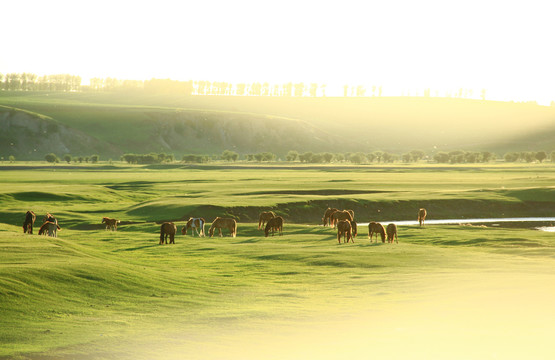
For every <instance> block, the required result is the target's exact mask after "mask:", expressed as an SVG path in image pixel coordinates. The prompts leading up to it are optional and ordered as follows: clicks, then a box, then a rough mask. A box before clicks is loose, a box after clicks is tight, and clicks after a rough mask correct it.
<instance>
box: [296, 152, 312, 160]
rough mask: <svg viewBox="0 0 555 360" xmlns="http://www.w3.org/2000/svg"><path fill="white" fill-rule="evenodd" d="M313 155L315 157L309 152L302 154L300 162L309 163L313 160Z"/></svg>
mask: <svg viewBox="0 0 555 360" xmlns="http://www.w3.org/2000/svg"><path fill="white" fill-rule="evenodd" d="M312 155H313V153H312V152H310V151H307V152H305V153H302V154H300V155H299V160H300V161H301V162H309V161H311V160H312Z"/></svg>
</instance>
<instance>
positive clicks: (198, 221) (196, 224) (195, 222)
mask: <svg viewBox="0 0 555 360" xmlns="http://www.w3.org/2000/svg"><path fill="white" fill-rule="evenodd" d="M205 223H206V220H204V219H203V218H189V220H188V221H187V224H185V226H183V228H182V229H181V234H183V235H187V231H189V229H192V230H191V236H194V235H195V232H196V233H197V235H198V236H199V237H201V236H204V224H205Z"/></svg>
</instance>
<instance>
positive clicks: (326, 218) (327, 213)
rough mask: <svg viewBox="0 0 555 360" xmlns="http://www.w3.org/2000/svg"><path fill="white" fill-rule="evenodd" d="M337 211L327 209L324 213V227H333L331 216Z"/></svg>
mask: <svg viewBox="0 0 555 360" xmlns="http://www.w3.org/2000/svg"><path fill="white" fill-rule="evenodd" d="M336 211H337V209H336V208H327V209H326V211H325V212H324V217H323V218H322V221H323V222H324V226H326V225H329V226H331V215H332V214H333V213H334V212H336Z"/></svg>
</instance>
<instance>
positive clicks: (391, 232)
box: [385, 223, 399, 244]
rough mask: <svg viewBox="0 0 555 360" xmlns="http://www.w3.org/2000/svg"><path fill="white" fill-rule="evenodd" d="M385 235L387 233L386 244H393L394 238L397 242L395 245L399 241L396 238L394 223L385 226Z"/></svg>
mask: <svg viewBox="0 0 555 360" xmlns="http://www.w3.org/2000/svg"><path fill="white" fill-rule="evenodd" d="M385 231H386V233H387V242H388V243H391V244H393V238H395V241H396V242H397V244H398V243H399V239H398V238H397V225H395V224H394V223H391V224H389V225H387V229H385Z"/></svg>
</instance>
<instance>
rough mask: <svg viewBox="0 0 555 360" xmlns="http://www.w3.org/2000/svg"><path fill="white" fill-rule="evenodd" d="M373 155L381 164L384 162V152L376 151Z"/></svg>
mask: <svg viewBox="0 0 555 360" xmlns="http://www.w3.org/2000/svg"><path fill="white" fill-rule="evenodd" d="M372 155H374V158H375V159H376V160H377V161H378V162H381V161H382V156H383V151H374V152H373V153H372Z"/></svg>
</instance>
